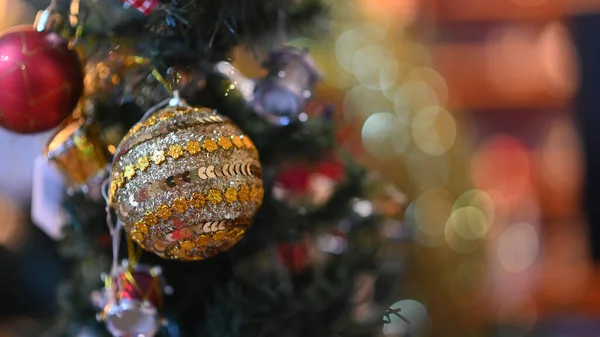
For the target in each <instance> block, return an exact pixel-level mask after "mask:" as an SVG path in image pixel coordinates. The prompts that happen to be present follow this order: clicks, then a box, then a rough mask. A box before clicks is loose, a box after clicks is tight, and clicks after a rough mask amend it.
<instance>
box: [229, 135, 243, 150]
mask: <svg viewBox="0 0 600 337" xmlns="http://www.w3.org/2000/svg"><path fill="white" fill-rule="evenodd" d="M231 140H232V142H233V145H235V147H237V148H238V149H240V148H242V147H243V146H244V142H242V140H241V139H240V136H231Z"/></svg>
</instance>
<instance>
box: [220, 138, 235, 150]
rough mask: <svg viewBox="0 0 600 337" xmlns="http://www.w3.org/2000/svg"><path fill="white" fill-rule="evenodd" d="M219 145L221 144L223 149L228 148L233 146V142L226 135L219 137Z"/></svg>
mask: <svg viewBox="0 0 600 337" xmlns="http://www.w3.org/2000/svg"><path fill="white" fill-rule="evenodd" d="M219 145H221V147H222V148H224V149H225V150H229V149H231V147H232V146H233V144H232V143H231V140H230V139H229V138H226V137H219Z"/></svg>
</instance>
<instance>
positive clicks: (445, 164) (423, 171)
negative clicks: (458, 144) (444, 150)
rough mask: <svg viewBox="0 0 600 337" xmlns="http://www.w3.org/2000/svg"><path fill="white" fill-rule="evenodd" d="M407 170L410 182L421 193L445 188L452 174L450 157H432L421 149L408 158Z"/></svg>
mask: <svg viewBox="0 0 600 337" xmlns="http://www.w3.org/2000/svg"><path fill="white" fill-rule="evenodd" d="M406 168H407V170H408V177H409V178H410V181H411V182H412V183H413V184H415V185H416V186H417V188H419V190H421V191H425V190H428V189H431V188H436V187H442V186H445V185H446V184H447V183H448V182H449V181H450V175H451V173H452V163H451V161H450V157H449V156H447V155H440V156H430V155H428V154H426V153H424V152H422V151H420V150H419V149H414V150H413V151H411V153H410V154H409V155H408V156H406Z"/></svg>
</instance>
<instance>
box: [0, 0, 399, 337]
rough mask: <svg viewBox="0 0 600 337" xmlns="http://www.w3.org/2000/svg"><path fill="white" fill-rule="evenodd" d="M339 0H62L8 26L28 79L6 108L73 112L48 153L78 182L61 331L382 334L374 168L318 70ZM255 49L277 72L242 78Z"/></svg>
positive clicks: (12, 81)
mask: <svg viewBox="0 0 600 337" xmlns="http://www.w3.org/2000/svg"><path fill="white" fill-rule="evenodd" d="M329 10H330V8H328V7H327V4H325V3H322V2H320V1H316V0H303V1H297V0H260V1H253V0H227V1H207V0H172V1H169V0H166V1H165V0H160V1H159V0H144V1H137V0H131V1H130V0H127V1H126V3H125V6H124V4H123V3H119V2H118V1H116V0H115V1H101V2H100V1H92V0H90V1H77V0H73V1H63V0H58V1H55V2H53V3H52V4H51V5H50V7H49V8H48V9H46V10H45V11H42V12H40V13H39V14H38V18H37V20H36V24H35V26H34V28H19V29H17V30H13V31H10V32H7V33H5V34H4V35H3V36H2V38H0V49H2V51H3V52H4V54H3V55H8V54H6V53H13V54H11V57H13V56H16V58H17V63H10V62H6V63H7V64H5V65H4V68H3V69H2V71H6V72H8V73H9V75H8V76H5V77H4V78H3V79H1V80H0V81H4V82H3V85H5V86H9V87H11V86H12V87H11V88H13V90H11V91H10V93H9V95H8V96H3V99H2V103H0V109H1V110H2V111H11V112H14V113H10V114H6V113H5V114H3V115H0V125H2V126H3V127H5V128H7V129H9V130H12V131H15V132H18V133H35V132H39V131H44V130H48V129H51V128H54V127H57V126H58V129H57V131H56V132H55V134H54V135H53V137H51V138H50V140H49V142H48V147H47V151H46V154H45V155H46V156H47V158H48V160H49V162H50V163H52V164H53V165H54V166H53V167H56V168H58V169H59V172H60V173H61V174H62V176H63V179H64V185H65V188H64V190H65V192H67V193H66V196H65V198H64V199H63V202H62V204H61V207H62V209H64V210H65V211H66V213H67V214H68V215H67V216H66V217H65V218H64V220H62V221H59V223H60V232H61V233H60V235H58V234H57V235H56V238H57V241H58V244H59V247H60V248H59V251H60V254H61V258H62V259H63V260H64V261H65V262H66V263H67V265H68V270H69V272H68V274H69V276H70V278H69V280H68V281H66V282H64V283H63V284H62V285H61V287H60V288H59V292H58V308H59V310H57V311H56V312H55V313H54V314H53V315H50V319H49V320H50V322H49V323H48V324H47V325H44V329H46V330H47V331H50V332H51V333H52V335H57V336H63V335H64V336H104V335H110V334H112V335H115V336H140V335H143V336H153V335H160V336H214V337H217V336H228V337H229V336H231V337H234V336H371V335H375V334H377V333H380V332H381V327H382V325H383V323H384V321H385V319H384V320H382V317H384V313H385V310H383V311H380V310H377V308H385V307H387V306H389V304H391V303H388V302H387V301H388V299H387V295H389V293H390V284H389V283H390V282H386V279H385V278H379V280H382V282H380V283H383V285H379V286H378V288H377V289H380V290H383V292H381V294H383V295H381V294H380V295H379V296H377V298H376V300H378V301H380V303H379V304H380V306H378V307H376V308H375V309H374V310H373V309H371V310H369V311H368V314H364V313H363V314H362V315H360V314H357V313H356V307H357V306H359V305H364V304H365V303H362V302H363V301H367V302H369V303H370V302H372V300H373V299H369V298H368V297H369V296H367V298H366V299H364V298H361V296H360V293H361V292H364V291H365V290H364V288H365V287H366V288H369V289H371V288H373V286H372V283H373V282H371V281H369V280H372V279H378V278H377V277H376V276H377V275H381V273H382V272H381V264H382V256H383V255H385V254H382V253H383V252H385V251H386V249H387V245H386V242H385V241H384V240H383V239H382V235H381V227H380V224H381V223H382V219H383V215H382V214H381V212H378V210H379V208H378V207H374V203H375V201H368V200H367V199H368V198H369V196H370V195H373V193H374V192H377V191H380V190H379V189H378V184H376V182H377V181H376V180H377V179H369V176H368V175H367V171H365V170H364V169H363V168H362V167H361V165H359V164H358V163H357V162H356V161H355V160H354V159H353V157H352V156H351V155H350V154H349V153H347V152H346V151H345V150H343V149H341V148H340V147H339V146H338V142H337V139H336V135H337V133H336V127H335V123H333V121H332V113H331V108H330V107H329V106H328V105H327V102H326V100H323V99H317V100H312V98H313V97H312V96H314V95H315V90H314V87H315V85H316V83H317V82H318V80H319V79H320V78H321V73H320V72H319V70H318V69H317V67H316V66H315V64H314V61H313V60H312V57H311V55H310V52H309V51H308V50H306V49H303V48H302V47H303V46H300V45H301V44H302V43H299V42H298V41H301V40H302V38H305V37H318V36H323V35H324V34H327V33H328V31H329V30H328V26H327V24H326V23H327V22H329V21H327V20H324V18H326V17H327V15H328V11H329ZM61 36H62V37H61ZM61 39H64V40H61ZM240 55H242V57H240ZM244 58H251V61H252V62H254V63H262V66H263V68H264V73H263V74H262V75H260V76H259V77H258V78H257V79H254V80H253V79H248V78H246V77H244V76H243V75H242V74H243V73H244V71H243V70H240V69H242V68H243V67H244V63H245V62H246V63H247V60H246V61H245V60H244ZM37 62H45V63H44V64H43V66H44V69H47V70H48V72H49V73H50V74H48V72H47V73H44V72H40V71H39V69H37V67H36V66H37ZM79 63H81V65H80V64H79ZM11 72H15V73H16V75H14V76H12V75H11V74H12V73H11ZM24 74H25V75H24ZM23 78H27V79H29V82H27V81H25V82H21V81H23V80H22V79H23ZM33 79H35V80H36V82H35V83H36V85H35V86H33V85H32V84H31V83H33V82H32V81H33ZM7 81H8V82H7ZM29 85H32V86H31V87H30V86H29ZM65 93H66V94H65ZM26 94H28V95H30V96H33V101H32V100H29V101H26V100H24V99H22V97H24V95H26ZM15 97H20V98H21V99H14V98H15ZM311 100H312V101H311ZM309 101H310V102H311V103H310V104H309ZM23 102H26V103H27V104H24V103H23ZM32 102H33V103H32ZM39 112H43V113H39ZM21 113H27V118H23V115H22V114H21ZM65 118H66V120H65V121H63V120H64V119H65ZM61 122H62V124H60V125H58V124H59V123H61ZM374 210H375V211H374ZM35 211H36V210H35V209H34V213H35ZM34 220H35V219H34ZM36 222H38V225H39V226H40V227H44V228H46V230H48V228H49V227H52V226H59V224H58V223H57V224H54V225H52V224H48V222H49V219H48V218H45V217H44V216H43V215H41V216H40V219H37V221H36ZM53 230H54V231H56V229H53ZM51 231H52V230H51ZM123 261H125V262H123ZM157 267H159V268H157ZM373 275H376V276H373ZM395 282H396V280H392V282H391V283H395ZM386 283H388V284H386ZM367 292H372V290H367ZM362 297H364V296H362ZM369 303H367V304H369ZM396 311H397V310H396ZM395 315H396V316H398V317H399V315H398V313H397V312H396V313H395ZM388 316H389V313H388ZM388 318H389V317H388Z"/></svg>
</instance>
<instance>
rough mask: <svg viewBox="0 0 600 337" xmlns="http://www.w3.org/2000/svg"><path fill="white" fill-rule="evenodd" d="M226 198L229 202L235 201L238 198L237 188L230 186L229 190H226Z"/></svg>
mask: <svg viewBox="0 0 600 337" xmlns="http://www.w3.org/2000/svg"><path fill="white" fill-rule="evenodd" d="M225 200H227V202H234V201H236V200H237V190H236V189H235V188H233V187H229V188H228V189H227V191H225Z"/></svg>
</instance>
